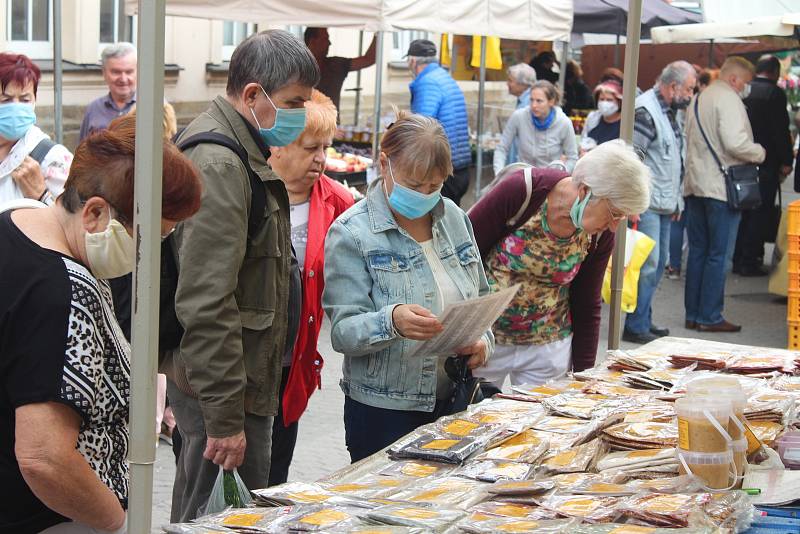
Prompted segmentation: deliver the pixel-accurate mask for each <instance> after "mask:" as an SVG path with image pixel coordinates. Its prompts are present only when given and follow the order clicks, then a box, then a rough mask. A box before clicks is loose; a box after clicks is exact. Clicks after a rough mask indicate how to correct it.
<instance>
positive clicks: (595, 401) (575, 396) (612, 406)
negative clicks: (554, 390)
mask: <svg viewBox="0 0 800 534" xmlns="http://www.w3.org/2000/svg"><path fill="white" fill-rule="evenodd" d="M622 404H623V403H622V402H621V400H620V399H619V398H610V397H607V396H605V395H592V394H588V393H578V392H575V393H562V394H560V395H555V396H553V397H550V398H547V399H543V400H542V406H544V407H545V408H547V409H548V411H549V412H550V414H551V415H560V416H564V417H571V418H575V419H600V418H605V417H607V416H608V415H610V414H611V413H613V412H614V411H615V410H617V409H619V408H620V406H621V405H622Z"/></svg>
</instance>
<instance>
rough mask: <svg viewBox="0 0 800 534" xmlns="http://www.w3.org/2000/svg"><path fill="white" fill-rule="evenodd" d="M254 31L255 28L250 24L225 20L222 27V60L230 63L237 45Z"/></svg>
mask: <svg viewBox="0 0 800 534" xmlns="http://www.w3.org/2000/svg"><path fill="white" fill-rule="evenodd" d="M256 31H258V30H257V26H256V25H255V24H253V23H251V22H234V21H232V20H226V21H225V22H224V24H223V26H222V60H223V61H230V59H231V56H232V55H233V51H234V50H236V47H237V46H239V43H241V42H242V41H244V40H245V39H246V38H247V37H249V36H250V35H252V34H253V33H255V32H256Z"/></svg>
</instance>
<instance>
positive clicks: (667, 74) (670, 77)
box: [657, 60, 697, 87]
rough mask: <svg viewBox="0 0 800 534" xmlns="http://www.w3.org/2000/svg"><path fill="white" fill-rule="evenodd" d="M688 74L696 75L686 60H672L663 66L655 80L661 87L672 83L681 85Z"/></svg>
mask: <svg viewBox="0 0 800 534" xmlns="http://www.w3.org/2000/svg"><path fill="white" fill-rule="evenodd" d="M689 76H697V72H696V71H695V70H694V67H692V65H691V64H690V63H689V62H688V61H683V60H679V61H673V62H672V63H670V64H669V65H667V66H666V67H664V70H662V71H661V74H660V75H659V76H658V80H657V82H658V85H660V86H662V87H667V86H670V85H672V84H673V83H677V84H678V85H683V84H684V83H685V82H686V79H687V78H688V77H689Z"/></svg>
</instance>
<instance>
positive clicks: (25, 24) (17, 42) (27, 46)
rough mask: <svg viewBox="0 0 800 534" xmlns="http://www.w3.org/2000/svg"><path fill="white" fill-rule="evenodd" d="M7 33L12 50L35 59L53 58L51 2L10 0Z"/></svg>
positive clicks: (8, 3)
mask: <svg viewBox="0 0 800 534" xmlns="http://www.w3.org/2000/svg"><path fill="white" fill-rule="evenodd" d="M6 5H7V6H8V12H7V14H6V15H7V16H6V20H7V21H8V27H7V28H6V33H7V35H8V40H9V48H10V50H12V51H14V52H17V53H21V54H25V55H27V56H29V57H31V58H33V59H51V58H52V57H53V43H52V40H51V38H50V36H51V35H52V11H51V8H52V5H51V2H50V0H9V1H8V2H7V3H6Z"/></svg>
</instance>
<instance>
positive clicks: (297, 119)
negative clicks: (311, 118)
mask: <svg viewBox="0 0 800 534" xmlns="http://www.w3.org/2000/svg"><path fill="white" fill-rule="evenodd" d="M261 91H262V92H263V93H264V96H266V97H267V100H269V103H270V104H271V105H272V108H273V109H274V110H275V124H273V125H272V128H262V127H261V124H260V123H259V122H258V118H257V117H256V112H255V111H253V108H250V113H252V114H253V118H254V119H255V121H256V125H257V126H258V133H260V134H261V138H262V139H263V140H264V142H265V143H266V144H267V145H268V146H286V145H289V144H291V143H292V142H293V141H294V140H295V139H297V138H298V137H300V134H301V133H303V130H305V128H306V108H305V107H302V108H297V109H289V108H279V107H278V106H276V105H275V103H274V102H273V101H272V99H271V98H270V97H269V95H268V94H267V92H266V91H264V88H263V87H261Z"/></svg>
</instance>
